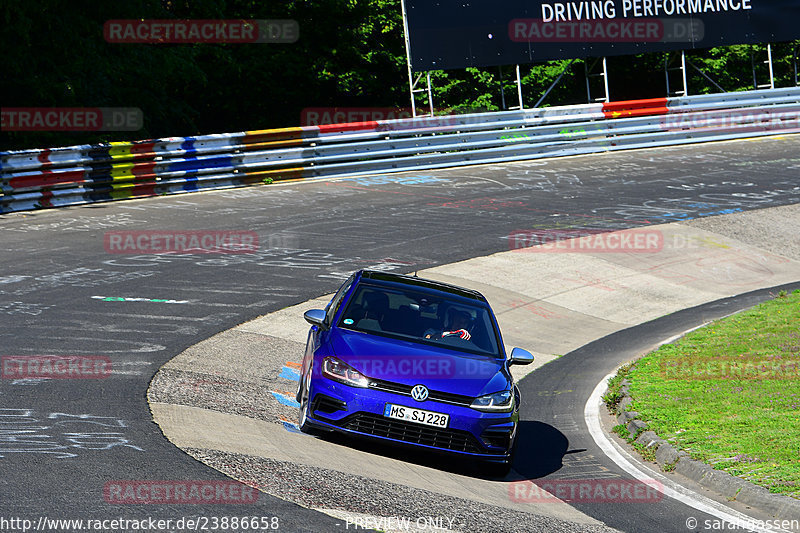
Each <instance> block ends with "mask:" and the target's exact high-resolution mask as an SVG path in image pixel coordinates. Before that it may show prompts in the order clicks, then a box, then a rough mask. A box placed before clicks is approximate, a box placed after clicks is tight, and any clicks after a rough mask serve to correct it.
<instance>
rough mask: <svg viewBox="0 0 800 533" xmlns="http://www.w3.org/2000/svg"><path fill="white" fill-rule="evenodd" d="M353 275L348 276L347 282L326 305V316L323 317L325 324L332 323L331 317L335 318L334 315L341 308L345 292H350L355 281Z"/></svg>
mask: <svg viewBox="0 0 800 533" xmlns="http://www.w3.org/2000/svg"><path fill="white" fill-rule="evenodd" d="M355 277H356V276H355V274H353V275H352V276H350V277H349V278H348V279H347V281H345V282H344V284H343V285H342V286H341V288H340V289H339V291H338V292H337V293H336V294H335V295H334V297H333V299H332V300H331V303H329V304H328V307H327V308H326V311H327V313H326V315H325V322H327V323H328V324H332V323H333V317H335V316H336V313H337V312H338V311H339V308H340V307H341V306H342V301H343V300H344V295H345V294H347V291H348V290H350V287H351V286H352V285H353V280H354V279H355Z"/></svg>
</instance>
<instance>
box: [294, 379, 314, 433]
mask: <svg viewBox="0 0 800 533" xmlns="http://www.w3.org/2000/svg"><path fill="white" fill-rule="evenodd" d="M310 393H311V379H310V377H306V378H305V379H304V380H303V381H302V382H301V384H300V390H299V392H298V393H297V395H298V397H299V399H298V403H299V404H300V409H299V410H298V414H297V427H298V428H299V429H300V431H302V432H303V433H311V424H310V423H309V421H308V415H309V414H310V413H311V403H310V396H311V394H310Z"/></svg>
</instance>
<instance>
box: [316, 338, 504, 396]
mask: <svg viewBox="0 0 800 533" xmlns="http://www.w3.org/2000/svg"><path fill="white" fill-rule="evenodd" d="M330 333H331V338H330V346H331V348H332V350H333V354H334V355H335V356H336V357H337V358H339V359H340V360H342V361H344V362H345V363H347V364H348V365H350V366H351V367H353V368H354V369H356V370H358V371H359V372H361V373H362V374H364V375H365V376H367V377H369V378H373V379H380V380H384V381H391V382H393V383H400V384H403V385H408V386H414V385H420V384H421V385H425V386H426V387H428V388H429V389H431V390H436V391H441V392H446V393H450V394H460V395H464V396H471V397H477V396H481V395H483V394H489V393H493V392H498V391H502V390H506V389H508V388H509V387H510V381H511V379H510V376H509V375H508V373H507V371H506V369H505V363H504V361H503V360H502V359H494V358H491V357H488V356H481V355H475V354H470V353H466V352H459V351H456V350H450V349H446V348H439V347H436V346H428V345H425V344H419V343H414V342H410V341H403V340H398V339H392V338H387V337H380V336H377V335H371V334H368V333H361V332H354V331H347V330H342V329H339V328H335V329H333V330H331V332H330Z"/></svg>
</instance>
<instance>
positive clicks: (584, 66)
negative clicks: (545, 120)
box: [533, 58, 591, 109]
mask: <svg viewBox="0 0 800 533" xmlns="http://www.w3.org/2000/svg"><path fill="white" fill-rule="evenodd" d="M573 61H575V58H572V59H570V60H569V63H567V65H566V66H565V67H564V68H562V69H561V72H560V73H559V75H558V77H557V78H556V80H555V81H554V82H553V83H551V84H550V87H548V88H547V90H546V91H545V92H544V94H543V95H542V97H541V98H539V100H538V101H537V102H536V104H534V106H533V108H534V109H536V108H537V107H539V104H541V103H542V102H543V101H544V99H545V98H547V95H548V94H550V91H552V90H553V89H555V87H556V85H558V82H560V81H561V78H563V77H564V74H566V73H567V69H568V68H569V67H570V65H572V63H573ZM583 68H584V70H586V63H585V62H584V63H583ZM586 80H587V82H586V88H587V90H588V88H589V82H588V80H589V78H588V77H587V78H586ZM589 98H590V99H591V95H590V96H589Z"/></svg>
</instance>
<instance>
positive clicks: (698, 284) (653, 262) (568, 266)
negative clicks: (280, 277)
mask: <svg viewBox="0 0 800 533" xmlns="http://www.w3.org/2000/svg"><path fill="white" fill-rule="evenodd" d="M798 227H800V204H796V205H788V206H782V207H776V208H770V209H764V210H758V211H749V212H744V213H735V214H728V215H722V216H715V217H708V218H703V219H699V220H694V221H687V222H679V223H671V224H665V225H658V226H649V227H647V228H646V231H649V232H654V234H657V235H658V236H659V238H660V242H661V243H662V245H661V247H660V248H659V249H658V250H655V251H653V250H650V251H646V252H643V251H641V250H636V249H630V250H626V252H623V253H618V252H614V251H609V250H608V249H607V248H605V249H592V247H591V244H589V245H587V246H585V247H583V248H580V249H578V250H577V251H575V250H576V248H575V247H573V248H572V250H569V248H565V249H559V248H558V247H551V249H550V250H547V251H544V249H537V248H523V249H519V250H511V251H507V252H501V253H496V254H493V255H490V256H487V257H479V258H474V259H469V260H466V261H461V262H458V263H454V264H450V265H443V266H439V267H435V268H431V269H428V270H421V271H419V273H418V275H419V276H420V277H424V278H430V279H434V280H439V281H443V282H448V283H453V284H457V285H462V286H465V287H469V288H473V289H476V290H479V291H480V292H482V293H483V294H484V295H485V296H486V298H487V299H488V300H489V303H490V304H491V305H492V307H493V309H494V311H495V313H496V315H497V318H498V321H499V324H500V327H501V331H502V333H503V337H504V342H505V344H506V347H507V349H508V350H510V348H511V347H512V346H521V347H524V348H526V349H528V350H529V351H531V352H532V353H534V355H535V356H536V360H535V362H534V364H532V365H529V366H527V367H512V369H513V373H514V375H515V378H517V379H522V378H523V377H524V376H525V375H526V374H527V373H529V372H532V371H535V370H536V369H537V368H540V367H541V366H542V365H544V364H546V363H548V362H549V361H552V360H553V359H555V358H557V357H559V356H560V355H563V354H566V353H568V352H571V351H572V350H575V349H577V348H579V347H581V346H584V345H586V344H587V343H589V342H592V341H594V340H596V339H599V338H602V337H604V336H606V335H609V334H611V333H614V332H616V331H620V330H623V329H626V328H628V327H630V326H633V325H637V324H641V323H644V322H647V321H649V320H652V319H655V318H658V317H661V316H664V315H668V314H670V313H673V312H676V311H679V310H682V309H685V308H689V307H693V306H697V305H700V304H703V303H706V302H711V301H715V300H718V299H721V298H725V297H729V296H734V295H737V294H741V293H745V292H748V291H753V290H756V289H762V288H767V287H774V286H777V285H781V284H785V283H790V282H795V281H798V280H800V240H798V236H797V228H798ZM617 233H624V232H617ZM588 238H589V239H591V238H592V237H591V236H590V237H588ZM329 298H330V295H327V296H323V297H320V298H318V299H315V300H311V301H308V302H305V303H303V304H300V305H296V306H293V307H289V308H286V309H283V310H280V311H277V312H275V313H270V314H268V315H265V316H262V317H259V318H257V319H255V320H252V321H250V322H247V323H244V324H241V325H239V326H237V327H236V328H233V329H231V330H228V331H226V332H223V333H220V334H219V335H216V336H214V337H212V338H210V339H207V340H205V341H203V342H201V343H199V344H197V345H195V346H192V347H191V348H189V349H187V350H186V351H184V352H183V353H181V354H179V355H178V356H176V357H175V358H174V359H172V360H171V361H169V362H168V363H167V364H166V365H164V366H163V367H162V369H161V370H160V371H159V373H158V374H157V375H156V376H155V377H154V379H153V381H152V383H151V386H150V390H149V391H148V399H149V402H150V407H151V411H152V414H153V417H154V420H155V421H156V422H157V423H158V424H159V426H160V427H161V429H162V431H163V433H164V435H165V436H166V437H167V438H168V439H169V440H170V441H171V442H173V443H174V444H175V445H176V446H178V447H180V448H182V449H185V450H189V451H190V453H192V452H191V451H192V450H206V451H208V450H211V451H218V452H220V453H230V454H238V455H241V456H250V457H262V458H265V459H268V460H274V461H278V462H285V463H291V464H296V465H299V466H301V467H309V468H320V469H326V470H334V471H338V472H341V473H342V474H343V475H352V476H361V477H364V478H369V479H374V480H377V481H381V482H386V483H391V484H395V485H401V486H404V487H408V488H411V489H418V490H422V491H428V492H433V493H436V494H441V495H443V496H445V497H452V498H457V499H460V500H464V501H472V502H476V503H479V504H483V505H487V506H492V507H495V508H500V509H508V510H509V511H514V512H522V513H528V514H530V515H537V516H538V517H540V518H541V519H542V520H545V519H546V520H553V521H554V522H549V524H550V526H551V527H561V525H563V526H564V529H565V530H567V529H570V530H573V529H574V530H576V531H579V530H587V528H590V529H592V530H598V531H600V530H607V529H606V528H604V526H603V525H602V523H601V522H599V521H598V520H596V519H594V518H592V517H590V516H588V515H586V514H584V513H582V512H580V511H578V510H577V509H575V508H573V507H571V506H569V505H566V504H564V503H560V502H558V501H557V500H556V499H555V498H553V500H554V501H555V502H556V503H548V504H538V505H536V506H532V505H530V503H527V504H526V503H524V502H515V501H513V498H510V497H509V484H508V483H507V482H498V481H491V480H485V479H479V478H475V477H470V476H466V475H461V474H459V473H457V472H450V471H446V470H440V469H437V468H434V467H429V466H425V465H420V464H415V463H411V462H406V461H402V460H400V459H395V458H392V457H389V456H385V455H379V454H373V453H370V452H369V451H368V450H367V448H368V447H366V446H365V447H360V446H350V445H349V443H342V442H339V441H336V440H330V441H329V440H326V439H317V438H314V437H311V436H308V435H305V434H300V433H298V432H296V431H292V427H291V426H292V424H293V422H294V421H295V420H296V413H297V409H296V408H295V407H293V406H292V405H291V404H292V401H293V399H294V398H293V397H294V392H295V390H296V387H297V385H296V382H295V381H292V379H291V378H292V370H293V368H295V367H296V364H297V363H299V362H300V360H301V358H302V354H303V351H304V344H305V339H306V335H307V331H308V324H307V323H306V322H305V321H304V320H303V312H304V311H306V310H308V309H312V308H322V307H324V305H325V304H326V303H327V301H328V300H329ZM293 365H295V366H293ZM192 380H194V381H195V382H197V381H198V380H202V381H205V382H206V383H205V385H206V386H204V387H203V388H202V390H200V391H199V392H198V393H197V394H192V389H191V387H186V386H180V387H179V386H177V384H178V383H182V384H183V385H186V383H192ZM221 397H224V398H225V400H224V401H223V400H220V399H219V398H221ZM523 402H525V398H523ZM195 456H197V455H195ZM401 456H402V455H397V457H401ZM334 458H335V460H334ZM211 464H212V466H216V467H219V464H214V463H211ZM221 470H222V471H223V472H225V469H221ZM226 473H230V472H226ZM514 476H515V473H514V472H512V474H511V476H510V477H509V478H508V479H509V480H510V481H515V480H518V479H519V477H516V478H515V477H514ZM244 481H247V480H244ZM259 488H260V489H261V490H264V491H265V492H268V493H274V494H275V495H277V496H279V497H286V496H287V495H285V494H281V493H280V492H271V490H270V486H263V485H262V486H259ZM287 499H291V498H288V497H287ZM301 503H304V504H306V505H309V504H308V502H301ZM310 506H314V505H313V504H312V505H310ZM314 507H316V506H314ZM318 508H319V510H322V511H326V508H325V507H324V506H321V507H318ZM331 509H332V508H331ZM341 511H342V510H341V509H339V510H335V509H333V510H331V511H330V512H331V513H332V514H336V513H341ZM344 511H349V512H355V513H358V512H359V511H358V510H356V509H345V510H344ZM394 512H395V513H397V512H398V511H397V510H394ZM556 524H561V525H558V526H557V525H556ZM570 524H571V526H572V527H567V526H569V525H570ZM520 530H523V529H520ZM534 530H535V529H534Z"/></svg>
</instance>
